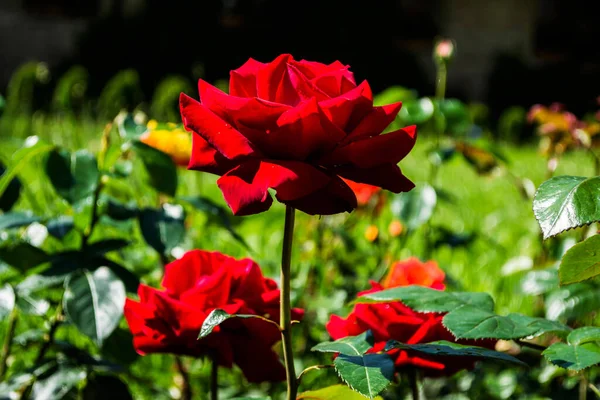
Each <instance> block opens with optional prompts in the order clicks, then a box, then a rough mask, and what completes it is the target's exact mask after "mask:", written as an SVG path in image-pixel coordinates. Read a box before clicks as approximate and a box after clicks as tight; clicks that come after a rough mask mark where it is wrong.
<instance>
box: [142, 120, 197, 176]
mask: <svg viewBox="0 0 600 400" xmlns="http://www.w3.org/2000/svg"><path fill="white" fill-rule="evenodd" d="M146 126H147V128H148V131H147V132H146V133H144V134H143V135H142V137H141V138H140V140H141V141H142V142H143V143H145V144H147V145H148V146H151V147H154V148H155V149H158V150H160V151H162V152H163V153H166V154H168V155H169V156H171V158H172V159H173V161H174V162H175V164H177V165H180V166H187V165H188V163H189V162H190V154H191V152H192V135H191V133H189V132H187V131H186V130H184V129H183V127H181V126H178V125H176V124H173V123H168V124H159V123H158V122H156V121H155V120H150V121H148V123H147V124H146Z"/></svg>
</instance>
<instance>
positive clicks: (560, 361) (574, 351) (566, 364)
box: [542, 327, 600, 371]
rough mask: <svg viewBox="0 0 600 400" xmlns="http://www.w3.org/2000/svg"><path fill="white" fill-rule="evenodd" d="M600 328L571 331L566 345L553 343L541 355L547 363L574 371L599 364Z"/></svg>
mask: <svg viewBox="0 0 600 400" xmlns="http://www.w3.org/2000/svg"><path fill="white" fill-rule="evenodd" d="M598 342H600V328H594V327H585V328H580V329H576V330H574V331H572V332H571V333H570V334H569V336H568V337H567V343H554V344H552V345H551V346H550V347H548V348H547V349H546V350H544V352H543V353H542V354H543V355H544V356H545V357H546V358H547V359H548V361H550V362H551V363H553V364H555V365H558V366H559V367H562V368H567V369H570V370H574V371H580V370H582V369H585V368H588V367H591V366H592V365H596V364H600V346H599V345H598Z"/></svg>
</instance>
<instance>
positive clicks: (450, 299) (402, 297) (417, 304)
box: [357, 286, 494, 313]
mask: <svg viewBox="0 0 600 400" xmlns="http://www.w3.org/2000/svg"><path fill="white" fill-rule="evenodd" d="M391 301H401V302H402V303H404V304H405V305H407V306H408V307H410V308H412V309H413V310H415V311H418V312H440V313H441V312H449V311H452V310H455V309H457V308H460V307H463V306H467V305H471V306H475V307H477V308H480V309H483V310H488V311H492V310H493V309H494V300H492V298H491V297H490V295H489V294H487V293H471V292H444V291H441V290H435V289H430V288H426V287H423V286H403V287H396V288H392V289H386V290H382V291H379V292H373V293H369V294H365V295H363V296H360V297H359V298H358V299H357V302H359V303H373V302H377V303H387V302H391Z"/></svg>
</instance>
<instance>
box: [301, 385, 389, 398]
mask: <svg viewBox="0 0 600 400" xmlns="http://www.w3.org/2000/svg"><path fill="white" fill-rule="evenodd" d="M375 399H377V400H382V398H381V396H377V397H376V398H375ZM298 400H364V397H363V395H362V394H359V393H356V392H354V391H353V390H352V389H350V388H349V387H348V386H346V385H333V386H329V387H326V388H323V389H318V390H310V391H308V392H302V393H300V394H298Z"/></svg>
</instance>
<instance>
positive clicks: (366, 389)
mask: <svg viewBox="0 0 600 400" xmlns="http://www.w3.org/2000/svg"><path fill="white" fill-rule="evenodd" d="M333 365H334V366H335V369H336V371H337V373H338V375H339V376H340V378H342V380H343V381H344V382H346V384H348V386H350V387H351V388H352V389H354V390H356V391H357V392H358V393H360V394H362V395H363V396H366V397H368V398H370V399H373V398H374V397H375V396H377V395H378V394H379V393H380V392H381V391H382V390H383V389H385V388H386V387H387V386H388V385H389V384H390V383H391V381H392V379H393V378H394V361H393V360H392V358H391V357H390V356H389V355H388V354H385V353H384V354H364V355H361V356H348V355H345V354H341V355H339V356H338V357H337V358H336V359H335V360H334V361H333Z"/></svg>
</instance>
